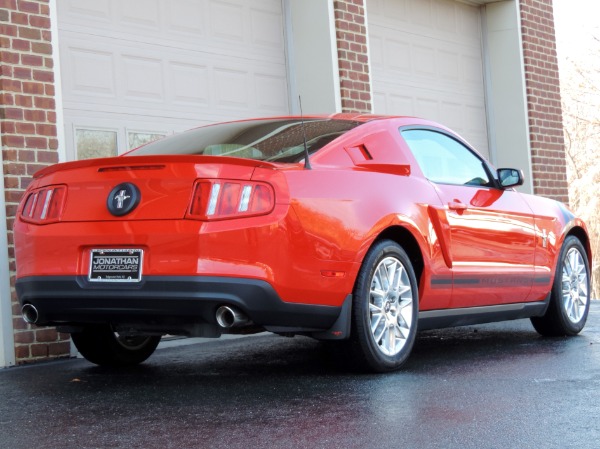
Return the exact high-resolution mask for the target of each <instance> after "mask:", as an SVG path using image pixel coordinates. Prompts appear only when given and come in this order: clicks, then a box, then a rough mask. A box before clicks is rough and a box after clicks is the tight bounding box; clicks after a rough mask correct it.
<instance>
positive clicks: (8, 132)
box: [0, 0, 70, 363]
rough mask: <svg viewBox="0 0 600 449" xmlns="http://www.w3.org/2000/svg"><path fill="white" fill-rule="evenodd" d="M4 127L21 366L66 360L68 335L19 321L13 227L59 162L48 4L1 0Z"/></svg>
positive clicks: (0, 71) (39, 0)
mask: <svg viewBox="0 0 600 449" xmlns="http://www.w3.org/2000/svg"><path fill="white" fill-rule="evenodd" d="M0 43H1V44H2V45H1V50H0V63H1V69H0V98H1V102H0V127H1V130H2V159H3V161H4V166H3V171H2V174H3V176H4V185H5V192H4V194H5V200H6V216H7V228H8V230H9V231H8V253H9V256H8V257H9V265H10V276H11V292H12V300H13V325H14V329H15V353H16V358H17V362H18V363H19V362H23V361H25V360H32V359H37V358H47V357H57V356H64V355H67V354H68V353H69V350H70V346H69V342H68V335H59V334H58V333H57V332H56V330H55V329H53V328H32V327H31V326H28V325H26V324H25V323H24V322H23V320H22V319H21V313H20V307H19V305H18V304H17V302H16V295H15V291H14V282H15V256H14V246H13V242H14V240H13V234H12V227H13V223H14V217H15V214H16V210H17V206H18V203H19V201H20V199H21V196H22V194H23V190H24V189H25V188H26V187H27V185H28V184H29V182H30V179H31V175H33V173H35V172H36V171H37V170H39V169H40V168H42V167H44V166H46V165H48V164H51V163H55V162H58V153H57V148H58V141H57V138H56V105H55V100H54V72H53V67H54V61H53V59H52V45H51V36H50V8H49V5H48V0H0Z"/></svg>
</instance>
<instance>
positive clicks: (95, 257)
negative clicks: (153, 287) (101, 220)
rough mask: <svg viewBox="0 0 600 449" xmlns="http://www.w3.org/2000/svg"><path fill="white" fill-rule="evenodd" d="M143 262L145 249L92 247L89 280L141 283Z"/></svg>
mask: <svg viewBox="0 0 600 449" xmlns="http://www.w3.org/2000/svg"><path fill="white" fill-rule="evenodd" d="M143 263H144V250H143V249H141V248H100V249H92V250H90V269H89V271H88V281H89V282H123V283H139V282H141V281H142V268H143Z"/></svg>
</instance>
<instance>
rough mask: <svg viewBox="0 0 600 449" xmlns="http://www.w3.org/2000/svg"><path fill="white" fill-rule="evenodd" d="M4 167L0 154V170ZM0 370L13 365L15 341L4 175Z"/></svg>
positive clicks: (1, 178) (0, 206)
mask: <svg viewBox="0 0 600 449" xmlns="http://www.w3.org/2000/svg"><path fill="white" fill-rule="evenodd" d="M3 166H4V162H3V159H2V152H0V168H1V167H3ZM0 193H2V194H1V195H0V368H3V367H8V366H13V365H14V364H15V339H14V333H13V324H12V304H11V297H10V271H9V265H8V239H7V237H6V235H7V227H6V204H5V201H4V174H2V176H0Z"/></svg>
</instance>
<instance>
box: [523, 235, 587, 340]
mask: <svg viewBox="0 0 600 449" xmlns="http://www.w3.org/2000/svg"><path fill="white" fill-rule="evenodd" d="M589 309H590V265H589V262H588V258H587V254H586V251H585V248H584V247H583V245H582V244H581V242H580V241H579V239H578V238H577V237H574V236H569V237H567V238H566V239H565V242H564V243H563V246H562V248H561V250H560V254H559V257H558V264H557V265H556V273H555V276H554V283H553V284H552V291H551V296H550V303H549V304H548V310H547V311H546V313H545V314H544V315H543V316H540V317H532V318H531V323H532V324H533V327H534V328H535V330H536V331H538V332H539V333H540V334H542V335H544V336H547V337H560V336H565V335H577V334H578V333H579V332H581V330H582V329H583V327H584V326H585V322H586V320H587V316H588V312H589Z"/></svg>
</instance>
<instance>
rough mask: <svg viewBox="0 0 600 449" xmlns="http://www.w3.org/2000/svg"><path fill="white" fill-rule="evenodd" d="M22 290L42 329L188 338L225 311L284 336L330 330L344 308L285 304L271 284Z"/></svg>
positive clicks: (65, 281) (63, 279)
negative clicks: (110, 329) (132, 330)
mask: <svg viewBox="0 0 600 449" xmlns="http://www.w3.org/2000/svg"><path fill="white" fill-rule="evenodd" d="M16 289H17V295H18V298H19V302H20V303H21V305H25V304H31V305H33V306H34V307H35V308H36V309H37V314H38V319H37V321H36V324H38V325H58V326H64V325H85V324H91V323H111V324H114V325H123V324H127V325H133V326H134V327H135V324H136V323H139V324H143V325H147V326H153V327H154V328H156V329H164V330H165V331H170V332H176V331H177V330H181V331H182V332H181V333H184V334H185V333H186V332H185V330H186V329H189V325H191V324H213V325H216V319H215V314H216V310H217V309H218V308H219V307H220V306H223V305H228V306H234V307H237V308H238V309H239V310H241V311H242V312H243V313H245V314H246V315H247V317H248V318H249V319H250V320H251V321H252V322H253V323H254V324H255V325H258V326H261V327H265V328H267V329H268V330H270V329H269V327H270V328H272V329H276V330H277V329H281V331H282V332H285V329H286V328H289V329H295V330H302V329H304V330H306V331H311V330H313V331H318V330H327V329H329V328H331V326H332V325H333V324H334V323H335V322H336V320H337V319H338V317H339V316H340V312H341V311H342V308H343V307H342V306H341V307H335V306H322V305H313V304H297V303H289V302H285V301H283V300H281V298H280V297H279V295H278V294H277V293H276V291H275V290H274V289H273V287H272V286H271V285H270V284H269V283H268V282H266V281H263V280H256V279H244V278H231V277H212V276H211V277H203V276H146V277H145V278H144V279H143V280H142V282H140V283H135V284H125V283H101V284H100V283H90V282H89V281H88V280H87V278H86V277H85V276H33V277H25V278H20V279H17V282H16ZM276 330H275V331H276Z"/></svg>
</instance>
